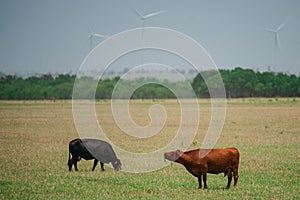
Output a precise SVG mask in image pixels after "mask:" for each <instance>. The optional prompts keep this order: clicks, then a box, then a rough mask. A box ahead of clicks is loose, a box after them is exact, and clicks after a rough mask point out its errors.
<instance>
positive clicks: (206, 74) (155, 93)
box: [0, 68, 300, 100]
mask: <svg viewBox="0 0 300 200" xmlns="http://www.w3.org/2000/svg"><path fill="white" fill-rule="evenodd" d="M219 75H220V76H221V77H222V79H223V83H224V87H225V91H226V96H227V97H228V98H243V97H299V96H300V77H298V76H296V75H293V74H292V75H289V74H284V73H274V72H255V71H253V70H251V69H242V68H235V69H233V70H219V71H203V72H201V73H199V74H198V75H197V76H196V77H195V78H194V79H193V80H191V81H189V82H188V81H186V82H169V81H168V80H160V82H161V83H160V84H157V82H159V81H157V80H154V79H153V80H151V79H149V80H145V79H143V78H141V79H137V80H120V77H114V78H110V79H104V80H100V81H98V82H97V83H96V84H97V87H96V91H95V98H96V99H110V98H111V97H112V93H113V91H114V88H115V86H116V84H117V83H118V84H119V85H120V86H121V88H123V89H121V90H120V91H121V94H119V98H125V97H126V95H127V96H128V94H127V93H126V88H127V87H131V88H136V90H135V91H134V92H133V93H132V94H130V95H131V98H132V99H162V98H176V95H175V93H176V92H174V90H172V88H176V89H177V91H181V92H180V94H179V96H182V97H186V98H193V97H195V96H193V95H191V94H190V93H189V92H188V91H189V87H188V86H189V85H191V86H192V89H193V90H194V92H195V95H196V96H197V97H198V98H209V97H210V94H209V89H208V87H207V84H214V82H215V80H216V79H217V77H218V76H219ZM75 79H76V76H75V75H70V74H60V75H58V76H53V75H51V74H44V75H40V76H32V77H28V78H22V77H18V76H12V75H3V76H2V77H1V78H0V99H2V100H39V99H47V100H55V99H72V94H73V86H74V83H75ZM77 81H78V82H79V83H80V86H81V87H83V89H82V90H81V91H82V93H83V94H82V98H86V95H85V94H84V92H85V91H86V93H88V92H89V87H90V85H91V84H93V83H95V81H96V80H94V79H93V78H92V77H81V78H79V79H77ZM145 81H146V82H148V84H145V85H143V83H144V82H145ZM120 83H121V84H120ZM140 85H143V86H140ZM213 87H220V86H213ZM168 88H171V89H168ZM215 89H218V88H215ZM122 92H123V93H122ZM122 95H123V96H122ZM177 96H178V94H177Z"/></svg>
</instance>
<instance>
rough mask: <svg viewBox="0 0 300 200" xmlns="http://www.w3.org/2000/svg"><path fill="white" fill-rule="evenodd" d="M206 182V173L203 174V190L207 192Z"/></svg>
mask: <svg viewBox="0 0 300 200" xmlns="http://www.w3.org/2000/svg"><path fill="white" fill-rule="evenodd" d="M206 180H207V173H206V172H204V173H203V182H204V188H203V190H206V189H207V183H206Z"/></svg>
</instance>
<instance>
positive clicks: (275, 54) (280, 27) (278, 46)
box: [265, 19, 289, 67]
mask: <svg viewBox="0 0 300 200" xmlns="http://www.w3.org/2000/svg"><path fill="white" fill-rule="evenodd" d="M288 21H289V19H287V20H286V21H284V22H283V23H281V24H280V25H279V26H278V27H277V28H276V29H271V28H266V29H265V31H267V32H270V33H274V37H275V38H274V39H275V40H274V45H275V46H274V67H276V65H277V52H276V51H277V49H278V48H280V37H279V31H280V30H281V29H282V28H283V27H284V26H285V25H286V24H287V23H288Z"/></svg>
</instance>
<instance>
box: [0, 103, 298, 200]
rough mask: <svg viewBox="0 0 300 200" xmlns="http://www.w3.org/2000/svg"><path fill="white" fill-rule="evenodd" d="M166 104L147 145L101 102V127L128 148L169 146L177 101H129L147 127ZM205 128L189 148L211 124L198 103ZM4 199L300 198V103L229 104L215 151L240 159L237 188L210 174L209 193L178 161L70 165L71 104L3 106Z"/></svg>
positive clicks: (0, 193)
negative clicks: (138, 169)
mask: <svg viewBox="0 0 300 200" xmlns="http://www.w3.org/2000/svg"><path fill="white" fill-rule="evenodd" d="M153 103H162V105H164V106H165V108H166V110H167V114H168V120H167V122H166V126H165V128H164V129H163V130H162V132H161V133H159V134H158V135H156V136H154V137H152V138H149V139H145V140H142V139H133V138H131V137H129V136H126V135H124V134H122V133H121V132H120V130H119V129H118V127H117V126H116V125H115V124H114V121H113V119H112V114H111V112H110V104H109V102H108V101H103V102H102V101H99V102H97V106H96V107H97V114H98V118H99V122H101V124H102V125H103V128H104V130H105V131H106V132H108V133H109V134H108V136H109V138H110V139H111V140H112V141H114V142H115V144H117V145H119V146H121V147H122V148H124V149H127V150H129V151H135V152H148V151H152V150H154V149H155V148H159V147H162V146H163V145H165V144H166V143H167V142H168V141H169V140H170V139H172V136H173V135H174V133H175V132H176V130H177V129H176V128H178V122H179V120H180V117H179V109H178V104H177V102H176V101H174V100H163V101H161V102H159V101H158V102H153V101H152V100H151V101H150V100H149V101H141V100H140V101H139V100H135V101H133V102H132V103H131V109H130V110H131V114H132V116H133V119H134V120H135V121H136V123H138V124H140V125H146V124H147V123H149V118H148V112H147V111H148V108H149V106H151V105H152V104H153ZM199 105H200V110H201V113H200V117H201V124H200V127H199V134H198V135H197V136H196V137H195V139H194V142H193V144H191V146H190V149H194V148H199V146H200V145H201V141H202V139H203V137H204V134H205V131H206V130H207V127H208V124H209V120H210V103H209V100H199ZM0 136H1V137H0V140H1V145H0V150H1V154H0V161H1V162H0V199H300V189H299V188H300V99H230V100H228V101H227V115H226V121H225V124H224V129H223V132H222V135H221V137H220V139H219V140H218V143H217V145H216V147H232V146H235V147H237V148H238V149H239V151H240V154H241V159H240V168H239V182H238V185H237V189H236V190H234V189H233V187H232V188H231V189H230V190H224V188H225V186H226V183H227V178H224V177H223V175H212V174H209V175H208V190H206V191H203V190H198V189H197V187H198V183H197V179H196V178H194V177H193V176H192V175H191V174H189V173H188V172H187V171H186V170H185V168H184V167H183V166H181V165H179V164H177V163H174V164H171V165H169V166H168V167H166V168H163V169H160V170H158V171H154V172H151V173H142V174H132V173H125V172H115V171H114V170H112V168H111V167H109V166H108V165H106V166H105V169H106V171H105V172H102V171H101V170H100V167H97V168H96V170H95V171H94V172H91V168H92V161H84V160H83V161H81V162H79V164H78V168H79V171H78V172H75V171H72V172H69V171H68V167H67V159H68V142H69V141H70V140H71V139H73V138H76V137H78V134H77V132H76V129H75V126H74V122H73V116H72V104H71V101H55V102H50V101H0Z"/></svg>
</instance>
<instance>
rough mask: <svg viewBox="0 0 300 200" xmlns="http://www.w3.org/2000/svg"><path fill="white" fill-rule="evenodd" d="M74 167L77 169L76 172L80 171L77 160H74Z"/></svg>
mask: <svg viewBox="0 0 300 200" xmlns="http://www.w3.org/2000/svg"><path fill="white" fill-rule="evenodd" d="M73 162H74V167H75V171H78V168H77V160H74V161H73Z"/></svg>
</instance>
